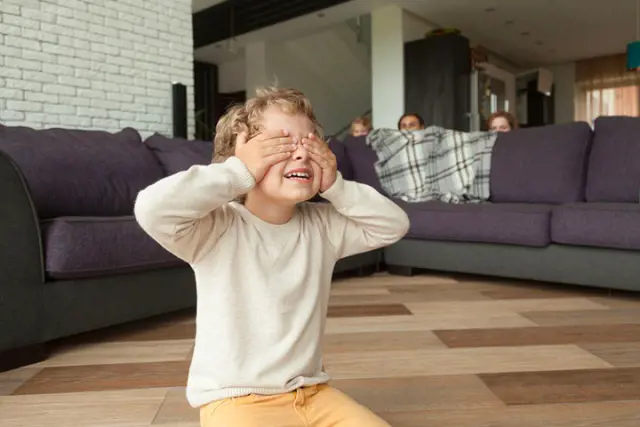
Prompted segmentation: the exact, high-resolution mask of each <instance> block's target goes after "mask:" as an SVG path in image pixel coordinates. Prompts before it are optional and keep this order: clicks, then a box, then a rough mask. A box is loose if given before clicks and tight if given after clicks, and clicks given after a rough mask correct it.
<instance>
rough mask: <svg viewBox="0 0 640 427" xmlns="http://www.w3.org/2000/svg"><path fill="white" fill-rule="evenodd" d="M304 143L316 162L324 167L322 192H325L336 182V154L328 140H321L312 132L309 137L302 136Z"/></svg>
mask: <svg viewBox="0 0 640 427" xmlns="http://www.w3.org/2000/svg"><path fill="white" fill-rule="evenodd" d="M302 145H303V146H304V148H305V149H306V150H307V151H308V152H309V156H310V157H311V160H313V161H314V162H316V163H317V164H318V166H320V169H322V181H321V182H320V192H321V193H324V192H325V191H327V190H328V189H329V188H331V186H332V185H333V183H334V182H336V176H337V161H336V156H335V154H333V151H331V149H330V148H329V145H328V144H327V143H326V142H324V141H320V140H319V139H318V137H317V136H315V135H314V134H311V133H310V134H309V137H308V138H302Z"/></svg>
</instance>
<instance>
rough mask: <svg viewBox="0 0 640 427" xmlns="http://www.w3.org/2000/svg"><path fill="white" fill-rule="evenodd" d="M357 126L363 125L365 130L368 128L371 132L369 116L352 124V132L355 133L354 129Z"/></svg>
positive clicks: (362, 117)
mask: <svg viewBox="0 0 640 427" xmlns="http://www.w3.org/2000/svg"><path fill="white" fill-rule="evenodd" d="M355 125H362V126H364V127H365V128H367V130H371V119H370V118H369V117H367V116H360V117H356V118H355V119H353V121H352V122H351V130H352V131H353V127H354V126H355Z"/></svg>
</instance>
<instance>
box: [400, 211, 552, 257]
mask: <svg viewBox="0 0 640 427" xmlns="http://www.w3.org/2000/svg"><path fill="white" fill-rule="evenodd" d="M398 204H399V205H400V206H401V207H402V208H403V209H405V211H406V212H407V214H408V215H409V219H410V221H411V228H410V229H409V233H408V234H407V236H406V237H407V238H412V239H426V240H445V241H460V242H482V243H503V244H513V245H521V246H540V247H542V246H547V245H548V244H549V242H550V238H549V222H550V217H551V207H550V206H547V205H528V204H508V203H495V204H494V203H481V204H451V203H440V202H425V203H401V202H398Z"/></svg>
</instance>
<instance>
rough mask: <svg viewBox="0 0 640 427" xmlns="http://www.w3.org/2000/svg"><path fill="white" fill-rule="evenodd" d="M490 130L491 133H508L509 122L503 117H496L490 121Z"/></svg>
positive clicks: (509, 128)
mask: <svg viewBox="0 0 640 427" xmlns="http://www.w3.org/2000/svg"><path fill="white" fill-rule="evenodd" d="M490 130H491V131H493V132H509V131H510V130H511V125H509V121H508V120H507V119H505V118H504V117H496V118H495V119H493V120H492V121H491V129H490Z"/></svg>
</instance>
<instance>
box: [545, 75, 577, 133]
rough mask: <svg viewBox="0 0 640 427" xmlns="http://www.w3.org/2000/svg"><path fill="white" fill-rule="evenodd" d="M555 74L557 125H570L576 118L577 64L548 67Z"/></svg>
mask: <svg viewBox="0 0 640 427" xmlns="http://www.w3.org/2000/svg"><path fill="white" fill-rule="evenodd" d="M547 68H549V70H551V72H552V73H553V84H554V90H555V94H554V108H555V120H556V123H569V122H573V121H574V120H575V118H574V117H575V116H574V95H575V92H574V83H575V79H576V64H575V62H569V63H565V64H560V65H554V66H551V67H547Z"/></svg>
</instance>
